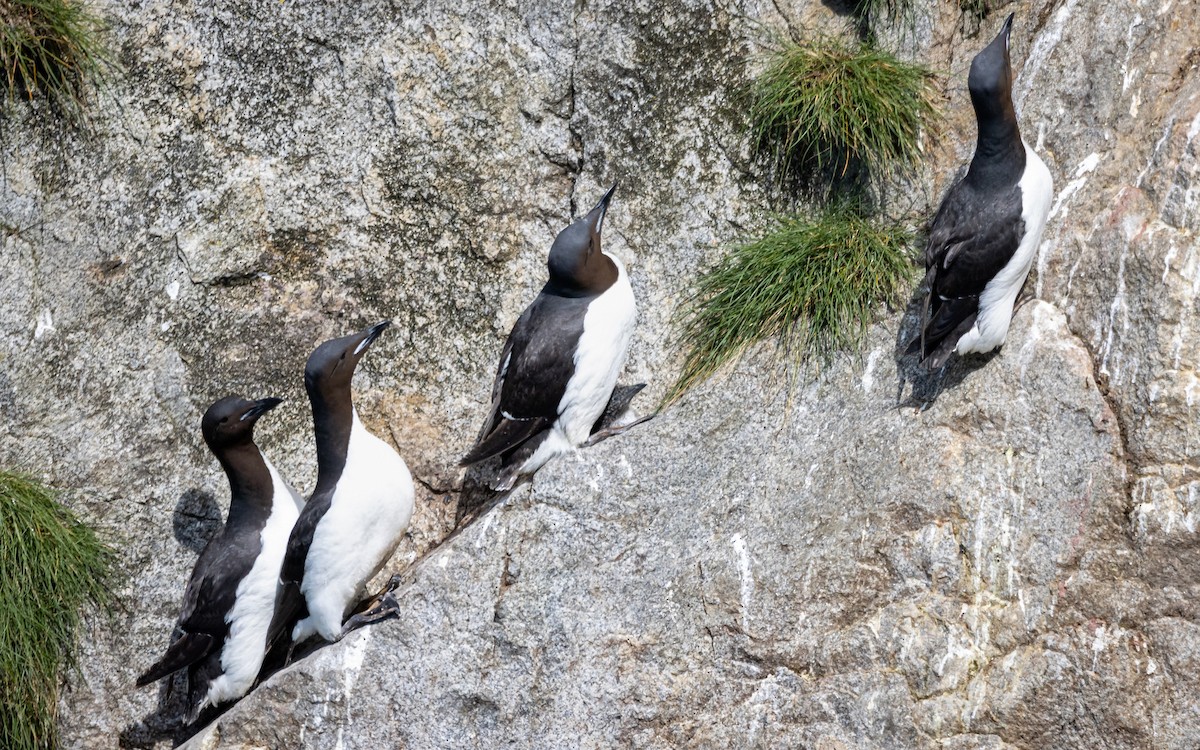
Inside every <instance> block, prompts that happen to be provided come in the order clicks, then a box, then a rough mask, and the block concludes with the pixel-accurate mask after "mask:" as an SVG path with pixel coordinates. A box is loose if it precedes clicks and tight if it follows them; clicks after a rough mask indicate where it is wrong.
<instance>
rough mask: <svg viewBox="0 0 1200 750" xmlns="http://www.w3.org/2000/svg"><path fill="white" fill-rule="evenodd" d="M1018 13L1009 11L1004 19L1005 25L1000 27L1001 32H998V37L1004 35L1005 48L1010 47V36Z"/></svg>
mask: <svg viewBox="0 0 1200 750" xmlns="http://www.w3.org/2000/svg"><path fill="white" fill-rule="evenodd" d="M1016 15H1017V14H1016V13H1009V14H1008V18H1006V19H1004V25H1003V26H1001V27H1000V33H999V34H997V37H1003V39H1004V48H1005V49H1008V37H1009V35H1011V34H1012V25H1013V18H1014V17H1015V16H1016Z"/></svg>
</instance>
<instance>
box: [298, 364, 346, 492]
mask: <svg viewBox="0 0 1200 750" xmlns="http://www.w3.org/2000/svg"><path fill="white" fill-rule="evenodd" d="M308 398H309V401H310V402H311V403H312V410H313V436H314V438H315V440H316V444H317V488H316V489H315V490H314V491H313V494H317V493H320V492H324V491H332V490H333V488H334V487H335V486H336V485H337V482H338V480H339V479H341V477H342V470H343V469H344V468H346V454H347V452H348V451H349V449H350V429H351V428H352V427H353V425H354V403H353V401H351V398H350V388H349V387H346V388H345V389H337V390H336V391H335V392H334V393H319V392H316V393H310V394H309V396H308Z"/></svg>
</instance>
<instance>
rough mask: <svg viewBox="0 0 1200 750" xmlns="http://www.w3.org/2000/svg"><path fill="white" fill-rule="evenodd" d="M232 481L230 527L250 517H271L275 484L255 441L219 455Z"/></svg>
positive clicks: (230, 483) (233, 447) (222, 466)
mask: <svg viewBox="0 0 1200 750" xmlns="http://www.w3.org/2000/svg"><path fill="white" fill-rule="evenodd" d="M217 460H218V461H219V462H220V463H221V468H222V469H224V470H225V476H226V477H228V478H229V494H230V501H229V524H228V525H229V526H231V527H232V526H236V525H237V522H238V521H240V520H243V519H246V518H249V517H257V516H263V515H270V513H271V501H272V498H273V496H274V494H275V483H274V482H273V481H272V480H271V472H270V470H269V469H268V468H267V462H266V461H265V460H263V457H262V453H260V452H259V450H258V446H257V445H255V444H254V441H252V440H247V441H246V442H244V443H238V444H236V445H232V446H229V447H227V448H225V449H224V450H222V451H221V452H220V453H218V454H217Z"/></svg>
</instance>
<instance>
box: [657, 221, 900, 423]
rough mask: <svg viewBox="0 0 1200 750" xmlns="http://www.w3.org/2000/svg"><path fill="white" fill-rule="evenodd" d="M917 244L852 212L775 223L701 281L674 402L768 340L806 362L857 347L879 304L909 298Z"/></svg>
mask: <svg viewBox="0 0 1200 750" xmlns="http://www.w3.org/2000/svg"><path fill="white" fill-rule="evenodd" d="M911 241H912V237H911V236H910V235H909V233H908V232H907V231H906V230H904V229H902V228H899V227H896V226H893V225H889V224H887V223H880V222H875V221H872V220H871V219H868V218H865V217H864V216H862V215H861V212H860V211H859V210H858V207H857V206H855V205H854V204H852V203H848V204H842V205H836V206H829V207H826V208H825V209H823V210H822V211H820V212H819V213H818V214H817V215H816V216H814V217H799V216H792V217H777V218H776V219H774V220H773V221H772V223H771V224H770V226H768V227H767V229H766V231H765V232H764V233H763V234H762V235H761V236H760V237H758V238H757V239H755V240H752V241H750V242H746V243H744V244H742V245H739V246H738V247H736V248H734V249H733V251H732V252H731V253H730V254H729V255H728V256H726V258H725V259H724V260H723V261H722V262H721V263H720V264H719V265H718V266H717V267H716V268H714V269H713V270H711V271H709V272H708V273H707V274H706V275H704V276H703V277H701V279H700V281H699V284H698V288H697V290H696V293H695V295H694V296H693V297H692V299H691V300H690V302H689V303H688V304H687V305H685V307H684V308H683V310H682V334H683V338H684V339H685V340H686V341H687V342H688V344H690V350H689V352H688V354H687V357H686V359H685V361H684V366H683V373H682V374H681V375H680V377H679V380H678V381H677V382H676V384H675V386H674V388H673V390H672V392H671V394H670V396H668V400H671V399H673V398H675V397H676V396H678V395H680V394H682V393H683V392H684V391H686V390H687V389H688V388H690V387H691V386H692V385H695V384H696V383H698V382H700V381H702V380H704V379H705V378H707V377H708V376H710V375H711V374H712V373H714V372H715V371H716V370H717V369H718V368H719V367H721V366H722V365H723V364H725V363H726V362H730V361H732V360H734V359H736V358H737V357H739V356H740V355H741V354H742V352H744V351H745V349H746V347H747V346H749V345H750V344H753V343H755V342H756V341H759V340H762V339H765V338H770V337H776V336H777V337H780V338H781V339H782V341H783V343H784V344H785V345H786V346H787V347H788V349H789V350H790V351H791V352H792V353H793V355H794V356H797V357H799V358H803V357H805V356H808V355H812V354H816V355H819V356H824V357H826V358H827V357H828V356H829V355H831V354H832V353H833V352H834V351H835V350H838V349H841V348H845V347H849V346H852V345H854V344H856V343H857V342H858V341H859V339H860V338H861V336H862V334H863V332H864V331H865V330H866V327H867V324H868V323H869V322H870V320H871V316H872V314H873V311H874V310H875V308H876V306H877V305H878V304H879V302H880V301H882V300H893V299H898V298H899V297H900V296H901V295H903V293H904V292H905V291H906V286H907V283H908V282H909V281H910V279H911V276H912V272H913V265H912V262H911V259H910V257H909V254H908V253H909V247H910V245H911Z"/></svg>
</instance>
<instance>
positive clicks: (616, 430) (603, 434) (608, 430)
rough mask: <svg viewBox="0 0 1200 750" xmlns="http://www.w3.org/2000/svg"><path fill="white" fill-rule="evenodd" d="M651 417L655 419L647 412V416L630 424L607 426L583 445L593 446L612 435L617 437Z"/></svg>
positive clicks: (586, 446)
mask: <svg viewBox="0 0 1200 750" xmlns="http://www.w3.org/2000/svg"><path fill="white" fill-rule="evenodd" d="M651 419H654V415H653V414H647V415H646V416H644V417H642V418H640V419H635V420H633V421H632V422H630V423H629V424H623V425H621V426H620V427H605V428H604V429H603V430H598V431H597V432H595V433H594V434H593V435H592V436H591V437H590V438H588V439H587V441H585V442H584V444H583V447H584V448H590V447H591V446H593V445H595V444H596V443H599V442H600V441H602V440H607V439H608V438H610V437H616V436H617V435H620V434H622V433H624V432H625V431H627V430H628V429H629V428H630V427H634V426H636V425H639V424H641V423H642V422H648V421H649V420H651Z"/></svg>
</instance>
